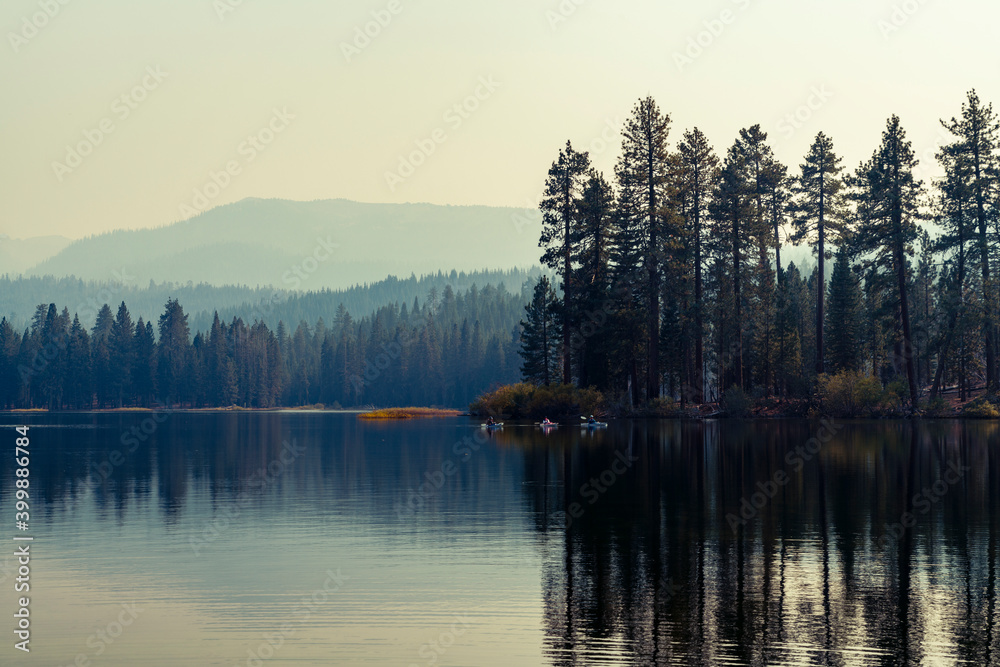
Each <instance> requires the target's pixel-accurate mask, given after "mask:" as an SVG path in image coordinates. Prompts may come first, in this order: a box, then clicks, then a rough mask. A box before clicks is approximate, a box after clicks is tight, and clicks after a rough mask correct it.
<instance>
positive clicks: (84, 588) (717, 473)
mask: <svg viewBox="0 0 1000 667" xmlns="http://www.w3.org/2000/svg"><path fill="white" fill-rule="evenodd" d="M18 420H21V421H18ZM20 423H26V424H28V425H30V431H29V435H30V438H31V444H30V451H31V461H30V482H31V484H30V513H31V527H30V530H29V531H28V532H27V533H26V534H28V535H31V536H33V537H34V541H33V542H31V546H30V550H31V563H30V568H31V574H30V593H28V594H27V595H30V614H31V616H30V619H31V636H30V648H31V654H30V656H29V655H27V654H24V653H22V652H21V651H18V650H15V649H14V648H13V643H14V642H15V641H16V639H15V638H14V636H13V635H12V634H11V630H12V629H13V628H14V620H13V614H14V613H15V611H17V607H16V598H17V596H18V595H19V594H15V593H14V591H13V586H14V582H15V577H16V576H17V572H16V568H17V564H16V558H15V557H14V555H13V553H14V549H15V546H14V545H17V544H22V543H19V542H13V541H10V540H11V538H12V537H13V536H15V534H16V533H17V532H18V531H16V530H15V528H14V512H15V508H14V502H15V499H14V495H13V492H14V480H15V479H16V478H15V475H14V470H15V463H14V460H13V459H14V457H13V456H12V454H13V449H14V441H15V438H16V437H17V436H16V434H15V431H14V429H13V426H14V425H15V424H20ZM0 424H2V425H3V426H2V428H0V444H2V446H3V448H5V449H7V450H8V451H9V452H11V453H10V454H8V455H5V456H2V457H0V508H2V512H0V516H2V517H3V521H4V523H5V524H6V526H5V527H6V530H5V533H6V534H7V535H8V537H7V540H8V546H7V547H6V548H4V550H3V553H2V554H0V582H2V584H0V585H2V590H3V591H4V595H3V596H0V604H2V608H0V612H2V614H0V615H2V616H3V618H6V619H7V621H6V622H5V624H6V626H7V627H5V628H3V635H2V636H4V637H6V638H7V639H6V642H7V645H5V646H3V647H0V664H3V665H29V664H30V665H40V664H46V665H60V666H61V665H70V664H80V665H87V664H92V665H254V666H259V665H297V666H301V665H361V666H364V665H402V666H403V667H409V666H413V665H421V666H422V665H505V666H506V665H621V664H630V665H631V664H635V665H640V664H643V665H646V664H662V665H672V664H677V665H890V664H892V665H895V664H926V665H952V664H960V663H967V664H974V665H987V664H1000V657H998V656H1000V627H998V624H997V618H996V615H997V602H998V591H997V565H998V553H997V550H998V546H1000V543H998V538H1000V521H998V519H1000V489H998V485H1000V458H998V457H996V456H993V452H994V451H995V450H996V449H997V448H998V446H1000V429H998V426H997V424H995V423H990V422H958V421H925V422H918V423H916V424H915V425H911V424H909V423H904V422H894V421H849V422H833V423H831V422H824V423H820V422H807V421H757V422H754V421H747V422H737V421H708V422H694V421H690V422H687V421H685V422H681V421H626V422H618V423H612V424H611V426H610V427H609V428H608V429H606V430H598V431H594V432H590V431H588V430H587V429H581V428H580V427H579V426H578V425H576V424H573V425H570V426H562V427H560V428H559V429H557V430H555V431H553V432H550V433H542V432H541V431H540V430H538V429H537V428H535V427H533V426H530V425H524V426H511V425H508V426H507V427H505V428H504V429H503V430H502V431H500V432H497V433H495V434H492V435H489V434H487V433H486V432H485V431H483V430H482V429H480V428H479V423H478V420H469V419H467V418H453V419H439V420H419V421H410V422H391V423H365V422H361V421H359V420H358V419H357V417H356V416H355V415H352V414H343V413H308V412H272V413H250V412H247V413H183V412H178V413H165V412H163V413H148V412H131V413H104V414H63V415H46V414H31V415H11V414H2V415H0Z"/></svg>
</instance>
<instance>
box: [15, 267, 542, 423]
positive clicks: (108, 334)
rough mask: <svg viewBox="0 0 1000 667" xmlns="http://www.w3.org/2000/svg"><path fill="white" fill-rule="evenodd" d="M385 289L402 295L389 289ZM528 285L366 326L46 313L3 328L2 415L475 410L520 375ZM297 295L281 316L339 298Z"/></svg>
mask: <svg viewBox="0 0 1000 667" xmlns="http://www.w3.org/2000/svg"><path fill="white" fill-rule="evenodd" d="M441 279H442V278H441V277H438V278H434V279H427V280H425V283H424V284H427V283H428V282H430V283H433V282H434V281H436V280H441ZM406 282H407V281H404V283H406ZM414 282H417V281H414ZM385 289H386V290H387V293H392V292H393V291H394V290H398V289H401V288H400V285H399V283H398V282H396V281H390V283H389V284H388V285H387V286H385ZM529 289H530V288H529V286H527V285H526V286H525V287H524V291H521V290H517V291H515V292H510V291H508V290H507V289H504V288H498V287H496V286H492V285H486V286H484V287H482V288H480V287H477V286H475V285H472V286H470V287H469V288H468V289H465V290H462V291H457V290H455V289H454V288H453V287H452V286H451V285H445V287H444V288H443V289H438V287H436V286H434V285H433V284H432V285H431V287H430V288H429V291H428V293H427V296H426V298H414V299H413V300H412V301H410V302H406V301H401V302H399V301H390V302H389V303H388V304H387V305H383V306H381V307H379V308H378V309H377V310H376V311H374V312H373V313H369V314H366V315H361V316H359V317H354V316H352V315H351V313H350V311H349V310H348V309H347V308H346V307H345V306H344V305H343V304H341V305H340V306H338V307H336V308H335V309H332V310H331V311H329V315H328V316H327V317H322V316H321V317H318V318H316V319H313V320H309V321H307V320H305V319H301V320H297V321H291V322H289V323H287V324H286V323H285V321H283V320H281V319H277V320H276V324H274V325H273V327H272V326H269V325H268V324H266V323H265V322H264V321H261V320H249V321H248V320H244V319H243V318H241V317H238V316H237V317H234V318H233V319H231V320H228V321H226V320H223V319H221V318H219V317H213V318H212V320H211V321H210V322H209V324H208V326H207V327H205V328H204V329H192V327H191V325H190V322H189V317H188V315H187V314H186V313H185V312H184V308H183V306H182V305H181V303H180V302H179V301H177V300H175V299H172V298H171V299H168V300H167V302H166V306H165V308H164V309H163V310H162V314H160V315H159V317H158V318H157V319H156V320H155V321H153V320H146V319H144V318H143V317H141V316H140V317H139V318H138V320H137V321H134V320H133V318H132V314H131V313H130V311H129V308H128V306H127V305H126V304H125V303H124V302H121V303H120V305H119V306H118V307H117V309H116V310H113V309H112V308H111V307H109V306H108V305H103V306H102V307H101V308H100V310H99V311H98V313H97V317H96V322H95V324H94V326H93V327H92V328H88V327H86V326H84V325H83V324H82V323H81V321H80V318H79V317H78V316H77V315H75V314H73V315H71V314H70V311H69V310H68V308H66V307H62V308H60V307H58V306H56V305H55V304H50V305H48V306H46V305H44V304H42V305H39V306H38V307H37V309H36V310H35V313H34V316H33V317H32V320H31V323H30V326H29V327H28V328H27V329H26V330H25V331H24V333H20V332H18V331H17V330H16V329H14V328H13V327H12V326H11V324H10V323H9V322H8V321H7V320H6V319H3V320H0V408H11V407H45V408H49V409H60V408H69V409H90V408H93V407H100V408H108V407H123V406H150V405H156V404H167V403H169V404H171V405H186V406H192V407H199V406H229V405H240V406H245V407H259V408H267V407H275V406H281V405H307V404H309V405H311V404H315V403H324V404H328V405H333V406H337V405H340V406H345V407H349V406H362V405H370V404H375V405H400V404H411V403H420V404H427V405H440V406H451V407H464V406H467V405H468V403H469V402H470V401H471V400H472V398H474V397H475V396H476V395H477V394H478V393H480V392H482V391H483V390H485V389H487V388H489V387H490V386H492V385H493V384H496V383H498V382H509V381H513V380H515V379H516V378H517V376H518V367H519V358H518V354H517V350H518V338H519V330H518V322H519V320H520V318H521V316H522V315H523V312H524V303H525V301H526V299H527V298H528V291H529ZM295 298H296V299H297V300H298V299H302V300H303V302H302V303H299V302H297V301H296V302H295V303H291V302H290V303H286V304H282V306H281V307H284V308H288V309H289V310H288V312H303V313H305V312H315V311H314V310H313V311H309V309H310V308H313V307H315V306H316V303H317V302H321V303H325V302H328V301H329V299H330V298H332V293H323V294H319V295H303V296H299V297H295ZM366 298H371V296H370V295H368V296H367V297H366ZM277 309H278V307H275V311H277ZM272 317H273V314H272ZM272 321H275V320H272Z"/></svg>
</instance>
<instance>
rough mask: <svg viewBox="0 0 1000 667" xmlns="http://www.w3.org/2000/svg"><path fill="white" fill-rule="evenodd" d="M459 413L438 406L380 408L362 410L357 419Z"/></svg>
mask: <svg viewBox="0 0 1000 667" xmlns="http://www.w3.org/2000/svg"><path fill="white" fill-rule="evenodd" d="M461 414H462V411H461V410H442V409H440V408H381V409H379V410H372V411H370V412H362V413H361V414H359V415H358V419H361V420H364V421H393V420H400V419H430V418H441V417H458V416H459V415H461Z"/></svg>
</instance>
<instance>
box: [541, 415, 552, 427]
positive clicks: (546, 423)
mask: <svg viewBox="0 0 1000 667" xmlns="http://www.w3.org/2000/svg"><path fill="white" fill-rule="evenodd" d="M542 424H543V425H545V426H551V425H552V422H550V421H549V418H548V417H546V418H545V419H543V420H542Z"/></svg>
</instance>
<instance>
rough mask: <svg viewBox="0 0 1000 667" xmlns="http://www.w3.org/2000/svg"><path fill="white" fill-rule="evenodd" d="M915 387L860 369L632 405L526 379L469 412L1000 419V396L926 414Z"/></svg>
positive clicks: (932, 408)
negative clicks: (813, 383)
mask: <svg viewBox="0 0 1000 667" xmlns="http://www.w3.org/2000/svg"><path fill="white" fill-rule="evenodd" d="M906 392H907V388H906V386H905V385H904V384H903V383H900V382H896V383H892V384H890V385H888V386H886V387H882V385H881V384H880V383H879V381H878V380H877V379H876V378H874V377H871V376H866V375H864V374H862V373H858V372H855V371H843V372H841V373H837V374H834V375H826V374H824V375H821V376H820V377H819V379H818V382H817V388H816V392H815V393H814V394H813V395H812V396H810V397H808V398H781V397H775V396H764V395H763V394H762V393H761V392H759V391H757V392H753V393H751V392H745V391H743V390H742V389H740V388H739V387H732V388H730V389H729V390H728V391H726V392H724V393H723V395H722V399H721V400H720V401H719V402H717V403H702V404H697V405H696V404H692V403H686V404H684V403H681V402H680V401H678V400H675V399H673V398H669V397H661V398H659V399H656V400H654V401H652V402H649V403H645V404H641V405H638V406H630V405H628V404H627V403H623V402H617V403H616V402H612V401H609V400H608V399H607V398H606V397H605V396H604V395H603V394H602V393H601V392H599V391H597V390H596V389H593V388H590V389H579V388H577V387H575V386H573V385H549V386H545V385H534V384H531V383H528V382H521V383H517V384H513V385H505V386H501V387H497V388H495V389H492V390H490V391H488V392H486V393H484V394H483V395H482V396H480V397H479V398H477V399H476V400H475V401H474V402H473V403H472V404H471V405H470V406H469V413H470V414H472V415H475V416H478V417H499V418H503V419H514V420H518V419H520V420H527V419H535V420H537V419H542V418H544V417H548V418H550V419H568V418H569V419H576V418H577V416H578V415H585V414H594V415H600V416H603V417H613V418H625V419H628V418H640V419H642V418H647V419H648V418H660V419H707V418H711V419H717V418H736V419H805V418H815V417H819V416H821V415H827V416H832V417H839V418H842V419H898V418H905V417H919V418H925V419H926V418H931V419H934V418H939V419H1000V394H989V393H986V392H981V393H979V394H978V395H977V396H975V397H974V398H972V399H971V400H967V401H964V402H963V401H960V400H956V399H957V396H955V397H952V400H948V399H947V398H945V395H939V396H938V397H937V398H936V399H935V400H933V401H929V402H928V403H927V404H925V405H923V406H922V407H921V409H920V410H919V411H918V412H913V411H911V410H910V409H909V405H908V403H907V394H906Z"/></svg>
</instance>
